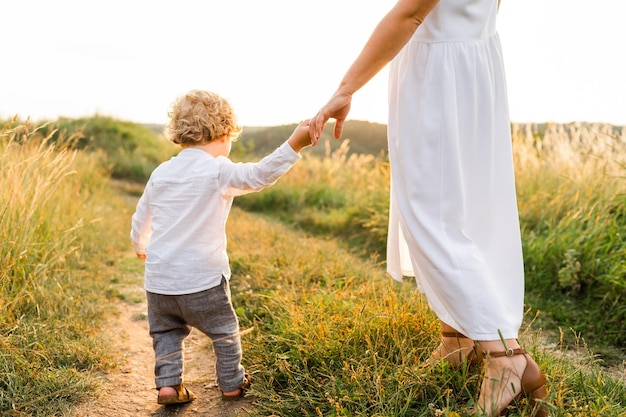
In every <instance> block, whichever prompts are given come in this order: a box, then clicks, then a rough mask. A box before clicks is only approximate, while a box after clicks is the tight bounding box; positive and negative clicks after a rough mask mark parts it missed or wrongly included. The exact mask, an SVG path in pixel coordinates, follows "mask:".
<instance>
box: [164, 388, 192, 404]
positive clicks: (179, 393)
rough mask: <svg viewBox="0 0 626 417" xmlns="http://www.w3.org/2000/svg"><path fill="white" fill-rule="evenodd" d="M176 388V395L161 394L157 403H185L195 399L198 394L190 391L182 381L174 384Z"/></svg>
mask: <svg viewBox="0 0 626 417" xmlns="http://www.w3.org/2000/svg"><path fill="white" fill-rule="evenodd" d="M172 388H174V389H175V390H176V394H174V395H159V396H158V397H157V403H158V404H160V405H172V404H184V403H188V402H190V401H193V400H194V399H195V398H196V396H195V395H194V393H193V392H191V391H189V390H188V389H187V388H185V386H184V385H183V384H182V383H181V384H178V385H174V386H172Z"/></svg>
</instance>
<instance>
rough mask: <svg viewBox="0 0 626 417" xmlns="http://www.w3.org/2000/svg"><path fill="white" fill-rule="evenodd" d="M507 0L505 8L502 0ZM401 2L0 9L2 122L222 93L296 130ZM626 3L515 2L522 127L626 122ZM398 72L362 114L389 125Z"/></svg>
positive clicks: (512, 83) (507, 10)
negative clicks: (390, 94)
mask: <svg viewBox="0 0 626 417" xmlns="http://www.w3.org/2000/svg"><path fill="white" fill-rule="evenodd" d="M494 1H495V0H494ZM394 3H395V1H393V0H376V1H374V0H315V1H303V0H265V1H259V0H225V1H217V0H196V1H192V0H178V1H176V2H174V1H162V0H107V1H103V0H89V1H85V0H82V1H79V0H55V1H52V0H19V1H17V0H14V1H5V2H3V4H2V5H0V45H1V46H2V55H1V56H2V63H1V64H0V118H5V117H11V116H13V115H15V114H17V115H19V116H20V117H22V118H26V117H31V118H32V119H35V120H39V119H44V118H57V117H59V116H69V117H80V116H91V115H94V114H96V113H98V114H103V115H110V116H113V117H117V118H120V119H124V120H130V121H135V122H141V123H165V122H166V120H167V111H168V109H169V106H170V104H171V102H172V101H173V100H174V99H175V98H176V97H177V96H178V95H180V94H183V93H185V92H186V91H188V90H190V89H193V88H201V89H209V90H213V91H215V92H217V93H219V94H221V95H223V96H224V97H226V98H227V99H229V100H230V102H231V104H232V105H233V106H234V107H235V110H236V112H237V113H238V115H239V121H240V123H242V124H243V125H247V126H253V125H277V124H287V123H295V122H298V121H300V120H302V119H305V118H308V117H311V116H312V115H314V114H315V112H316V111H317V109H318V108H319V107H320V106H321V105H322V104H324V102H325V101H326V99H327V98H328V97H329V96H330V94H331V93H332V92H333V91H334V89H335V87H336V86H337V84H338V83H339V81H340V79H341V77H342V76H343V74H344V72H345V71H346V69H347V68H348V66H349V64H350V63H351V62H352V60H353V59H354V58H355V57H356V55H357V54H358V52H359V51H360V50H361V48H362V46H363V44H364V43H365V41H366V40H367V38H368V36H369V34H370V33H371V30H372V29H373V28H374V26H375V25H376V23H377V22H378V21H379V20H380V18H381V17H382V16H383V14H384V13H385V12H386V11H387V10H388V9H389V8H391V7H392V6H393V4H394ZM624 16H626V2H625V1H617V0H596V1H594V2H590V1H582V0H502V5H501V9H500V14H499V17H498V19H499V20H498V31H499V33H500V36H501V40H502V45H503V49H504V57H505V65H506V71H507V79H508V87H509V102H510V109H511V119H512V121H514V122H544V121H555V122H569V121H591V122H608V123H614V124H621V125H626V82H625V80H624V74H626V53H625V52H624V51H626V48H625V47H624V41H625V40H626V25H625V24H624V21H623V20H624ZM386 88H387V71H386V69H385V70H383V71H382V72H381V73H380V74H379V75H377V76H376V77H375V78H374V79H373V80H372V81H371V82H370V84H368V85H367V86H366V87H364V88H363V89H362V90H361V91H360V92H358V93H357V94H356V95H355V98H354V104H353V109H352V111H351V114H350V117H351V118H352V119H360V120H370V121H375V122H381V123H385V122H386V113H387V100H386Z"/></svg>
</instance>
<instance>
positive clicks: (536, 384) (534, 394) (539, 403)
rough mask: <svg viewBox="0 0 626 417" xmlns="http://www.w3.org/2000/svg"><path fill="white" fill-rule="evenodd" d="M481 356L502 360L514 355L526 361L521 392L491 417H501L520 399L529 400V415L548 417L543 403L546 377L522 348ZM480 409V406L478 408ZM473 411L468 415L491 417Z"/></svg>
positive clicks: (481, 411) (521, 381)
mask: <svg viewBox="0 0 626 417" xmlns="http://www.w3.org/2000/svg"><path fill="white" fill-rule="evenodd" d="M482 354H483V355H484V356H485V357H486V358H488V359H489V358H502V357H508V358H512V357H513V356H515V355H523V356H524V358H525V359H526V367H525V368H524V372H523V373H522V377H521V378H520V383H521V390H520V391H519V392H518V393H517V394H516V395H515V396H514V397H513V399H512V400H511V401H510V402H509V403H507V404H500V405H499V406H498V409H496V411H497V412H496V413H495V414H493V416H494V417H495V416H501V415H503V413H505V412H506V411H507V407H508V406H509V405H511V404H512V403H514V402H516V401H517V400H519V399H520V398H521V397H526V398H528V399H529V400H530V404H531V405H532V407H533V411H532V413H531V415H532V416H534V417H549V416H550V412H549V410H548V407H547V405H546V403H545V400H546V399H547V398H548V391H547V389H546V377H545V375H544V374H543V372H541V369H540V368H539V365H537V363H536V362H535V361H534V360H533V359H532V358H531V357H530V356H529V355H528V353H526V351H525V350H524V348H521V347H520V348H517V349H511V348H508V349H506V350H504V351H500V352H482ZM478 408H480V406H478ZM478 408H477V409H476V410H474V412H473V414H472V413H470V415H473V416H477V417H482V416H491V414H488V413H487V412H486V411H485V410H480V411H479V410H478Z"/></svg>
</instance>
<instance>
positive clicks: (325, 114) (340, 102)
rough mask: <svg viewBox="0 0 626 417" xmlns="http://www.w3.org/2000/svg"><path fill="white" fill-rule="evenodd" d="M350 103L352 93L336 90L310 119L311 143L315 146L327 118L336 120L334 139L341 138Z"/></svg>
mask: <svg viewBox="0 0 626 417" xmlns="http://www.w3.org/2000/svg"><path fill="white" fill-rule="evenodd" d="M351 104H352V94H346V93H341V92H339V91H338V92H336V93H335V94H334V95H333V96H332V97H331V98H330V100H329V101H328V103H326V104H325V105H324V106H323V107H322V108H321V109H320V110H319V111H318V112H317V114H316V115H315V116H314V117H313V118H312V119H311V121H310V124H309V137H310V138H311V145H313V146H315V145H316V144H317V141H318V140H319V138H320V137H321V136H322V131H323V130H324V126H325V125H326V122H327V121H328V119H335V120H336V123H335V129H334V132H333V135H334V137H335V139H339V138H341V134H342V133H343V125H344V123H345V121H346V117H348V113H349V112H350V106H351Z"/></svg>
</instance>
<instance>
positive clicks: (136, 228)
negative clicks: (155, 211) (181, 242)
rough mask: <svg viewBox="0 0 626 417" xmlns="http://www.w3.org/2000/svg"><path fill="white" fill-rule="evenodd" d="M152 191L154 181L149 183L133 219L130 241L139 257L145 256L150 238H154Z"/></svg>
mask: <svg viewBox="0 0 626 417" xmlns="http://www.w3.org/2000/svg"><path fill="white" fill-rule="evenodd" d="M151 190H152V181H148V184H147V185H146V189H145V190H144V192H143V194H142V196H141V198H140V199H139V202H138V203H137V208H136V210H135V214H133V217H132V222H131V230H130V240H131V242H132V243H133V247H134V248H135V253H136V254H138V255H145V253H146V247H147V246H148V243H150V237H151V236H152V214H151V213H150V205H149V204H148V203H149V201H150V193H151Z"/></svg>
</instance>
